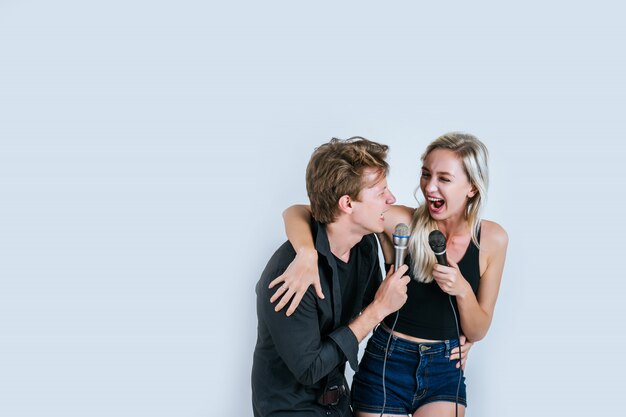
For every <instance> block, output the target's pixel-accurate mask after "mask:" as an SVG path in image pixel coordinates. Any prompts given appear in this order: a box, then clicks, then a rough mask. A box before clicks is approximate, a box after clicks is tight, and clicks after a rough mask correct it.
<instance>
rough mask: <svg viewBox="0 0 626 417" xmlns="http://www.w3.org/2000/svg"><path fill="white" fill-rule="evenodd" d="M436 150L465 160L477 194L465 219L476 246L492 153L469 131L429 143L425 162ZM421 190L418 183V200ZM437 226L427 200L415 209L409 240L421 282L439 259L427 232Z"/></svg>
mask: <svg viewBox="0 0 626 417" xmlns="http://www.w3.org/2000/svg"><path fill="white" fill-rule="evenodd" d="M435 149H448V150H451V151H453V152H454V153H455V154H456V155H457V156H458V157H459V159H460V160H461V162H462V163H463V167H464V169H465V174H467V177H468V178H469V181H470V183H471V184H472V185H473V186H474V187H475V188H476V190H477V192H476V194H474V196H473V197H470V198H468V200H467V205H466V206H465V219H466V220H467V222H468V224H469V226H470V230H471V235H472V241H473V242H474V244H475V245H476V246H479V242H478V230H479V228H480V218H481V213H482V210H483V208H484V206H485V203H486V199H487V187H488V185H489V168H488V165H487V160H488V157H489V153H488V151H487V147H486V146H485V145H484V144H483V143H482V142H481V141H480V140H478V138H476V137H475V136H472V135H470V134H467V133H459V132H452V133H446V134H445V135H442V136H440V137H438V138H437V139H435V140H434V141H433V142H432V143H431V144H430V145H428V147H427V148H426V151H425V152H424V154H423V155H422V158H421V160H422V162H424V160H425V159H426V157H427V156H428V154H429V153H431V152H432V151H434V150H435ZM419 189H420V187H419V185H418V187H417V189H416V190H415V197H416V199H417V195H418V193H419ZM435 229H437V222H435V220H433V218H432V217H431V216H430V213H429V212H428V206H427V203H426V202H424V203H422V204H420V205H419V207H418V208H417V209H415V213H414V214H413V219H412V220H411V237H410V239H409V251H410V253H411V258H412V260H413V277H414V278H415V279H417V280H418V281H420V282H425V283H428V282H432V281H433V276H432V271H433V266H434V265H435V263H437V260H436V259H435V255H434V253H433V251H432V249H431V248H430V246H429V244H428V235H429V234H430V232H432V231H433V230H435Z"/></svg>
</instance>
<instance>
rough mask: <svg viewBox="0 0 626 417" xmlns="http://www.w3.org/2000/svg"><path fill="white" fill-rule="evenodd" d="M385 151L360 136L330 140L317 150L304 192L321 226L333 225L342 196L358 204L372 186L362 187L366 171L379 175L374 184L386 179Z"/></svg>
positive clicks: (379, 145)
mask: <svg viewBox="0 0 626 417" xmlns="http://www.w3.org/2000/svg"><path fill="white" fill-rule="evenodd" d="M388 149H389V147H388V146H387V145H382V144H380V143H376V142H373V141H371V140H367V139H365V138H362V137H360V136H354V137H352V138H350V139H345V140H341V139H337V138H333V139H332V140H331V141H330V142H328V143H325V144H323V145H321V146H319V147H318V148H316V149H315V151H314V152H313V155H311V160H310V161H309V164H308V165H307V168H306V191H307V194H308V195H309V200H310V201H311V212H312V214H313V217H314V218H315V219H316V220H317V221H319V222H320V223H323V224H328V223H332V222H334V221H335V220H336V219H337V215H338V210H339V207H338V203H339V199H340V198H341V197H342V196H344V195H348V196H350V198H351V199H353V200H356V201H358V197H359V193H360V192H361V190H362V189H363V188H364V187H366V186H372V185H374V184H373V183H371V184H366V183H365V179H364V177H363V174H364V171H365V169H367V168H372V169H374V170H375V171H378V172H379V175H378V176H377V179H376V182H378V181H379V180H380V179H381V177H383V176H385V175H387V173H388V171H389V165H388V164H387V162H386V161H385V158H386V157H387V150H388Z"/></svg>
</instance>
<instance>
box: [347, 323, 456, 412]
mask: <svg viewBox="0 0 626 417" xmlns="http://www.w3.org/2000/svg"><path fill="white" fill-rule="evenodd" d="M388 339H389V332H388V331H387V330H386V329H384V328H383V327H382V326H378V328H377V329H376V330H374V334H373V335H372V337H371V338H370V340H369V342H368V343H367V347H366V348H365V353H364V355H363V359H362V360H361V363H360V364H359V370H358V372H357V373H356V374H355V375H354V379H353V382H352V407H353V408H354V410H355V411H357V410H358V411H363V412H368V413H377V414H380V413H381V412H382V411H383V410H382V407H383V400H384V398H383V360H384V358H385V347H386V346H387V340H388ZM457 346H458V341H457V340H444V341H441V342H433V343H415V342H411V341H409V340H406V339H402V338H399V337H396V336H392V338H391V343H390V344H389V351H388V352H387V365H386V369H385V387H386V393H387V395H386V398H387V400H386V402H385V410H384V412H385V413H387V414H404V415H406V414H413V413H414V412H415V410H417V409H418V408H419V407H421V406H422V405H424V404H428V403H431V402H434V401H448V402H455V401H457V387H458V386H459V377H461V382H460V387H459V389H458V391H459V396H458V402H459V405H463V406H465V407H466V406H467V399H466V393H465V377H464V376H461V375H460V373H459V369H458V368H456V364H457V362H458V361H451V360H450V351H451V350H452V349H454V348H455V347H457Z"/></svg>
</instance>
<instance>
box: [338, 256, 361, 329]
mask: <svg viewBox="0 0 626 417" xmlns="http://www.w3.org/2000/svg"><path fill="white" fill-rule="evenodd" d="M333 256H334V255H333ZM334 257H335V261H336V262H337V272H338V273H339V286H340V288H341V305H342V306H352V305H355V304H356V296H357V283H358V276H359V275H358V273H359V264H360V259H359V257H360V252H359V251H357V250H355V249H354V248H352V250H350V259H348V262H347V263H346V262H344V261H342V260H341V259H339V258H337V257H336V256H334ZM354 313H355V311H354V310H351V309H349V308H343V309H342V310H341V323H349V322H350V321H351V320H352V319H353V317H352V316H353V315H354Z"/></svg>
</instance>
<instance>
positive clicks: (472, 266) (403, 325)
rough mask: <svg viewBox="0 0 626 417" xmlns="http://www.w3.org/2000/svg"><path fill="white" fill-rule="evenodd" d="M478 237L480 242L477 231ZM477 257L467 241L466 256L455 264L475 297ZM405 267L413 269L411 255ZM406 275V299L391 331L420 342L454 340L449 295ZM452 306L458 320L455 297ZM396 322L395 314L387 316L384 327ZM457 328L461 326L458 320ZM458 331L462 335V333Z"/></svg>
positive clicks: (454, 332) (434, 283)
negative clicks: (407, 281)
mask: <svg viewBox="0 0 626 417" xmlns="http://www.w3.org/2000/svg"><path fill="white" fill-rule="evenodd" d="M477 237H478V241H479V242H480V231H479V233H478V236H477ZM478 254H479V252H478V248H477V247H476V245H475V244H474V242H473V241H472V240H470V244H469V246H468V248H467V251H466V252H465V255H463V258H462V259H461V260H460V261H459V262H458V265H459V270H460V271H461V274H463V277H465V279H466V280H467V281H468V282H469V283H470V286H471V287H472V290H473V291H474V294H477V293H478V284H479V282H480V267H479V264H478ZM407 265H409V271H412V270H413V265H412V259H411V257H410V255H409V256H408V257H407ZM409 275H410V276H411V278H412V279H411V282H409V284H408V286H407V295H408V299H407V302H406V304H404V306H402V308H401V309H400V311H399V316H398V322H397V323H396V327H395V329H394V330H396V331H398V332H400V333H404V334H407V335H409V336H413V337H419V338H422V339H431V340H446V339H456V338H457V334H456V323H455V321H454V316H453V314H452V307H451V306H450V301H449V299H448V294H446V293H445V292H443V291H442V290H441V288H439V285H437V283H436V282H435V281H433V282H430V283H428V284H425V283H423V282H419V281H417V280H415V279H414V278H413V274H412V273H410V274H409ZM452 304H453V305H454V309H455V311H456V314H457V317H459V316H458V307H457V304H456V297H452ZM395 318H396V314H395V313H393V314H391V315H389V316H387V317H386V318H385V320H384V323H385V325H386V326H387V327H388V328H390V329H391V327H392V326H393V322H394V320H395ZM459 326H461V321H460V318H459ZM460 331H461V334H463V329H460Z"/></svg>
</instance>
